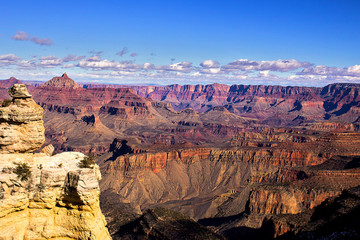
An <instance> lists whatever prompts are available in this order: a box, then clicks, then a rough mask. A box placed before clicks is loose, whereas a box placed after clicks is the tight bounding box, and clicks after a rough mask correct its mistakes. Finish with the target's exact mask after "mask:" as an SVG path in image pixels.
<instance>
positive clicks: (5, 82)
mask: <svg viewBox="0 0 360 240" xmlns="http://www.w3.org/2000/svg"><path fill="white" fill-rule="evenodd" d="M14 84H22V82H21V81H20V80H19V79H16V78H14V77H11V78H9V79H6V80H0V86H2V87H4V88H10V87H11V86H12V85H14Z"/></svg>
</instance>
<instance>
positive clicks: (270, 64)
mask: <svg viewBox="0 0 360 240" xmlns="http://www.w3.org/2000/svg"><path fill="white" fill-rule="evenodd" d="M309 66H311V64H310V63H308V62H300V61H298V60H295V59H289V60H281V59H279V60H276V61H252V60H248V59H239V60H235V61H233V62H231V63H228V64H226V65H224V66H222V69H223V70H224V71H226V72H232V71H266V70H270V71H277V72H288V71H292V70H295V69H299V68H304V67H309Z"/></svg>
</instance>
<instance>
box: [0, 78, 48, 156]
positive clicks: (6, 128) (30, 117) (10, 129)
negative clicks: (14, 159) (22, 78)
mask: <svg viewBox="0 0 360 240" xmlns="http://www.w3.org/2000/svg"><path fill="white" fill-rule="evenodd" d="M9 94H10V96H12V97H13V99H12V101H10V100H8V101H7V102H5V103H3V106H4V107H1V108H0V153H13V152H20V153H26V152H33V151H34V150H36V149H38V148H40V147H41V145H43V143H44V142H45V135H44V132H45V129H44V125H43V120H42V114H43V109H42V108H41V107H40V106H39V105H37V104H36V103H35V101H34V100H32V99H31V95H30V94H29V93H28V92H27V90H26V87H25V85H23V84H14V86H13V87H11V88H10V90H9Z"/></svg>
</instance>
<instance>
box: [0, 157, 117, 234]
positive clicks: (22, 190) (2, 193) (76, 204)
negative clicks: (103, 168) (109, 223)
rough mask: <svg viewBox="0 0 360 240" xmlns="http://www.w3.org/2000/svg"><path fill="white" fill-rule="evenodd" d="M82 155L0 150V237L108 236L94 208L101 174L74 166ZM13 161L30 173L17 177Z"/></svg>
mask: <svg viewBox="0 0 360 240" xmlns="http://www.w3.org/2000/svg"><path fill="white" fill-rule="evenodd" d="M84 157H85V156H84V155H83V154H81V153H75V152H71V153H70V152H67V153H61V154H58V155H55V156H52V157H50V156H48V155H46V154H41V153H39V154H0V169H1V170H0V171H1V172H0V184H1V185H0V225H1V229H2V231H1V232H0V238H1V239H34V240H35V239H93V240H98V239H111V238H110V236H109V233H108V231H107V229H106V227H105V225H106V222H105V219H104V216H103V215H102V213H101V210H100V207H99V194H100V189H99V185H98V180H100V179H99V178H100V176H101V175H100V172H99V170H98V169H97V168H96V167H93V168H80V167H79V166H78V165H79V162H80V161H81V160H82V159H83V158H84ZM14 163H16V164H21V163H24V164H26V165H27V166H29V172H30V173H31V176H30V177H29V178H28V179H27V180H25V179H24V180H21V174H20V176H19V174H15V173H14V169H16V168H18V167H17V166H16V165H15V164H14ZM19 177H20V178H19Z"/></svg>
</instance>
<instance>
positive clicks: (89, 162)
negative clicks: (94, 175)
mask: <svg viewBox="0 0 360 240" xmlns="http://www.w3.org/2000/svg"><path fill="white" fill-rule="evenodd" d="M94 164H95V155H94V154H93V153H92V152H89V153H88V156H85V157H84V158H83V159H82V160H80V162H79V167H80V168H92V166H93V165H94Z"/></svg>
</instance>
